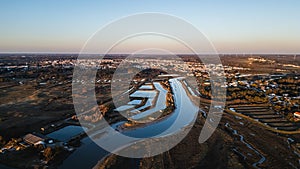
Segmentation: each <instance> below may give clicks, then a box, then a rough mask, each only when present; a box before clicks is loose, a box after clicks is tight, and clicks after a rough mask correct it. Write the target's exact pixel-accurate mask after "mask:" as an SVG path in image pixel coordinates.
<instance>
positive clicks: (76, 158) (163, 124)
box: [59, 79, 199, 169]
mask: <svg viewBox="0 0 300 169" xmlns="http://www.w3.org/2000/svg"><path fill="white" fill-rule="evenodd" d="M170 84H171V86H172V90H173V93H174V101H175V106H176V107H175V110H174V112H173V113H172V114H171V115H170V116H168V117H166V118H165V119H163V120H161V121H158V122H155V123H151V124H149V125H146V126H143V127H139V128H136V129H132V130H125V131H122V134H124V135H128V136H132V137H136V138H145V137H151V136H156V135H159V136H165V135H168V134H172V133H174V132H177V131H179V130H180V129H182V128H183V127H185V126H188V125H190V124H193V122H194V120H195V118H196V117H197V112H198V111H199V108H198V107H197V106H195V105H194V104H193V102H192V101H191V100H190V98H189V97H188V96H187V93H186V91H185V90H184V88H183V86H182V84H181V83H180V81H179V80H178V79H170ZM140 94H141V96H143V97H144V96H145V94H149V93H144V91H143V94H142V93H140ZM150 95H151V94H150ZM180 114H182V115H181V118H180V119H177V117H178V116H179V115H180ZM175 121H176V124H177V125H176V126H172V124H174V122H175ZM122 123H124V122H119V123H118V124H122ZM117 126H118V125H113V127H114V128H116V127H117ZM170 126H172V127H170ZM101 139H102V138H100V140H101ZM82 142H83V145H82V146H80V147H79V148H78V149H77V150H75V152H74V153H72V154H71V155H70V156H69V157H68V158H67V159H66V160H65V161H64V162H63V164H62V165H61V166H60V167H59V169H69V168H73V167H74V166H76V168H92V167H94V166H95V165H96V164H97V162H98V161H99V160H100V159H102V158H103V157H105V156H106V155H108V154H109V153H108V152H106V151H105V150H103V149H102V148H100V147H99V146H98V145H97V144H96V143H94V142H93V141H92V140H91V139H90V138H89V137H87V138H84V139H83V140H82Z"/></svg>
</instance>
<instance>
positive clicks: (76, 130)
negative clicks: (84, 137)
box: [47, 126, 84, 142]
mask: <svg viewBox="0 0 300 169" xmlns="http://www.w3.org/2000/svg"><path fill="white" fill-rule="evenodd" d="M82 132H84V128H83V127H81V126H66V127H64V128H62V129H59V130H57V131H54V132H52V133H50V134H48V135H47V137H50V138H53V139H56V140H59V141H62V142H67V141H69V140H70V139H71V138H72V137H74V136H76V135H79V134H81V133H82Z"/></svg>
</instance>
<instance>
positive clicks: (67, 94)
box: [0, 54, 300, 169]
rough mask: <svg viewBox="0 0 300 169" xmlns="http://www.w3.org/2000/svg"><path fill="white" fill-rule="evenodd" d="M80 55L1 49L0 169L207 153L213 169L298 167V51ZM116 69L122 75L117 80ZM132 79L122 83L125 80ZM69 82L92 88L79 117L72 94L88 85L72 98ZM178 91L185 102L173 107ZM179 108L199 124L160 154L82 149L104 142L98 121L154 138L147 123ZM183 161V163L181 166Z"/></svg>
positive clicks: (114, 164) (195, 160)
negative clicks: (88, 77) (214, 60)
mask: <svg viewBox="0 0 300 169" xmlns="http://www.w3.org/2000/svg"><path fill="white" fill-rule="evenodd" d="M77 57H78V56H77V55H76V54H73V55H72V54H1V55H0V82H1V83H0V89H1V93H0V98H1V99H0V110H1V113H0V168H1V167H2V165H3V167H7V168H10V167H11V168H50V169H51V168H60V169H64V168H70V167H71V166H72V165H73V166H74V164H76V166H78V167H81V166H82V167H81V168H93V167H94V168H99V169H100V168H103V169H104V168H118V167H121V166H122V165H126V166H131V168H142V169H143V168H145V169H146V168H163V167H165V168H174V166H177V168H178V167H179V168H180V167H182V168H184V167H185V166H195V167H204V168H205V167H207V166H209V165H208V164H206V163H205V162H203V159H207V161H211V160H212V159H214V158H218V160H217V161H216V163H215V164H214V167H215V168H230V167H231V168H269V167H270V166H275V165H276V168H300V69H299V68H300V56H297V55H229V54H228V55H220V59H221V62H222V64H209V65H205V64H204V63H203V62H202V61H201V60H200V59H199V58H198V57H197V56H194V55H179V57H178V58H175V59H174V58H172V57H169V56H159V55H153V56H147V57H136V58H132V59H126V57H127V55H121V54H120V55H106V56H101V57H103V59H99V58H98V57H99V56H98V55H91V56H90V57H89V58H85V59H77ZM183 63H184V64H183ZM76 65H80V66H81V67H80V68H81V69H83V70H84V69H97V74H96V76H95V79H93V80H92V81H84V80H82V79H76V78H73V71H74V67H75V66H76ZM120 66H123V67H122V68H123V69H124V70H126V71H125V72H122V73H123V74H121V75H120V76H118V77H114V73H115V72H116V71H117V69H118V68H119V67H120ZM220 69H222V70H224V71H223V73H221V74H218V76H222V77H225V79H226V82H225V83H219V82H218V81H212V80H211V74H210V73H209V72H213V70H220ZM140 70H142V71H140ZM135 72H138V73H137V74H135ZM168 72H172V74H169V73H168ZM123 75H124V76H123ZM130 75H132V77H134V78H133V79H132V81H131V83H130V86H129V88H128V86H126V85H125V84H123V83H122V82H123V81H125V80H126V78H127V77H130ZM190 79H195V81H193V80H190ZM117 82H118V84H120V85H119V86H118V87H119V88H120V89H126V90H127V91H126V90H125V91H120V92H119V93H118V92H117V93H115V94H116V95H117V98H118V103H119V104H120V105H118V106H117V105H115V104H114V102H113V98H112V95H111V89H112V86H111V85H112V84H113V83H117ZM74 83H77V84H85V83H92V84H94V86H95V88H94V89H92V90H95V94H96V100H97V104H98V106H96V107H93V108H91V109H89V110H88V111H84V112H80V113H79V114H78V113H77V114H76V112H75V110H74V105H73V104H74V100H77V99H75V98H81V97H84V96H85V94H86V93H88V92H89V91H90V90H91V89H88V88H85V87H82V88H80V91H76V93H77V95H76V94H75V95H74V93H73V95H72V92H74V91H72V84H74ZM123 85H124V86H123ZM213 86H214V87H219V88H223V89H224V88H225V89H226V96H224V97H226V105H225V109H224V113H223V116H222V119H221V122H220V124H219V126H218V128H217V130H216V132H215V133H214V134H213V135H212V137H211V138H210V139H209V140H208V141H207V142H206V143H204V144H203V145H198V144H199V143H198V142H197V141H198V137H199V133H200V132H199V131H201V128H202V127H203V124H204V122H205V121H206V120H211V119H207V117H208V116H207V113H208V112H209V109H210V105H211V100H212V98H213V97H214V96H213V94H212V87H213ZM175 89H176V90H175ZM77 90H79V89H77ZM124 92H125V93H124ZM126 92H127V93H129V96H130V100H129V101H127V100H126V99H125V94H126ZM176 92H181V94H182V96H181V97H183V98H185V99H184V100H186V103H185V105H186V107H184V106H183V107H180V106H179V107H178V105H180V103H179V102H178V100H180V99H179V98H178V97H179V96H177V95H176ZM217 92H218V91H217ZM78 93H79V94H78ZM198 104H199V105H198ZM197 105H198V106H197ZM180 109H182V111H183V112H185V113H186V115H187V116H191V117H192V115H193V113H196V114H198V116H197V118H196V122H195V124H194V125H192V126H190V127H191V128H192V130H191V132H190V134H189V135H188V136H187V138H186V139H184V140H183V141H182V142H181V143H180V144H179V145H178V146H176V147H174V148H173V149H171V150H170V151H168V152H166V153H164V154H162V155H157V156H155V157H151V158H141V159H129V158H125V157H121V156H117V155H114V154H109V153H107V152H105V151H104V150H99V151H95V152H94V154H93V157H91V155H89V154H88V152H86V151H87V150H96V149H100V148H99V147H98V146H97V145H95V144H94V143H92V141H91V139H90V137H88V136H87V133H93V134H92V135H93V137H95V138H96V139H98V140H101V139H105V137H106V136H105V132H106V128H103V124H102V123H101V120H103V119H105V120H106V121H107V122H108V123H109V124H110V125H111V126H112V127H113V128H114V129H115V130H116V131H118V132H121V133H127V134H136V133H139V132H136V131H141V132H143V133H147V132H150V134H151V130H150V128H151V126H155V125H159V124H161V125H164V124H165V123H166V124H167V121H168V119H170V118H172V116H176V115H177V114H176V113H178V111H179V110H180ZM122 114H126V116H127V117H128V118H126V117H124V116H122ZM191 121H192V120H191ZM184 123H186V125H187V126H189V125H190V121H188V120H187V121H185V122H184ZM152 132H153V131H152ZM148 134H149V133H148ZM217 149H218V151H217ZM183 152H187V153H183ZM81 157H86V158H81ZM101 158H103V159H101ZM189 159H190V160H189ZM184 160H186V161H188V162H186V163H185V164H180V161H184ZM77 163H78V165H77ZM80 163H81V164H80ZM83 164H84V165H83ZM108 164H109V165H108ZM80 165H81V166H80ZM162 166H163V167H162ZM271 168H272V167H271Z"/></svg>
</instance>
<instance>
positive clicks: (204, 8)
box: [0, 0, 300, 53]
mask: <svg viewBox="0 0 300 169" xmlns="http://www.w3.org/2000/svg"><path fill="white" fill-rule="evenodd" d="M299 11H300V1H298V0H285V1H282V0H281V1H277V0H251V1H250V0H249V1H246V0H215V1H212V0H198V1H196V0H193V1H192V0H191V1H176V0H164V1H158V0H157V1H155V0H151V1H150V0H148V1H146V0H119V1H115V0H103V1H100V0H93V1H92V0H91V1H83V0H82V1H79V0H78V1H75V0H51V1H50V0H44V1H41V0H26V1H22V0H1V1H0V23H1V27H0V52H79V51H80V49H81V48H82V46H83V45H84V43H85V42H86V41H87V40H88V38H89V37H90V36H91V35H92V34H93V33H94V32H95V31H97V30H98V29H99V28H101V27H102V26H104V25H105V24H107V23H109V22H111V21H112V20H116V19H118V18H121V17H124V16H127V15H131V14H135V13H141V12H162V13H166V14H171V15H175V16H178V17H180V18H183V19H185V20H187V21H188V22H190V23H192V24H193V25H194V26H196V27H197V28H198V29H199V30H201V31H202V32H203V33H204V34H205V35H206V36H207V37H208V38H209V39H210V40H211V42H212V43H213V44H214V46H215V47H216V49H217V51H218V52H220V53H300V12H299ZM119 52H120V53H122V51H119Z"/></svg>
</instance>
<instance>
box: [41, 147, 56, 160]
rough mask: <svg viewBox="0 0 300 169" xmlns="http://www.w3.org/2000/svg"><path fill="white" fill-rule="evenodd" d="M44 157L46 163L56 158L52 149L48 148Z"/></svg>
mask: <svg viewBox="0 0 300 169" xmlns="http://www.w3.org/2000/svg"><path fill="white" fill-rule="evenodd" d="M43 156H44V157H45V160H46V161H50V160H51V159H52V158H53V157H54V153H53V151H52V149H51V148H50V147H47V148H46V149H45V150H44V153H43Z"/></svg>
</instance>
